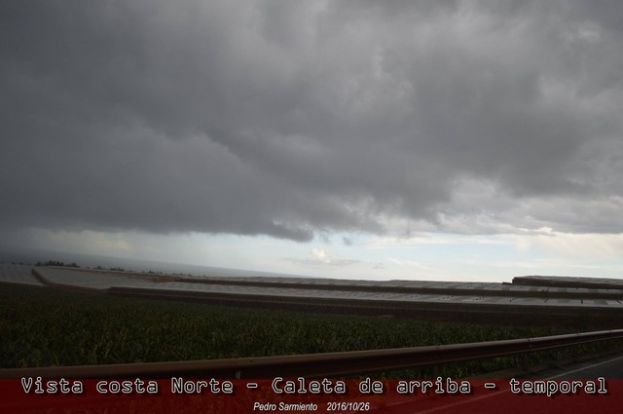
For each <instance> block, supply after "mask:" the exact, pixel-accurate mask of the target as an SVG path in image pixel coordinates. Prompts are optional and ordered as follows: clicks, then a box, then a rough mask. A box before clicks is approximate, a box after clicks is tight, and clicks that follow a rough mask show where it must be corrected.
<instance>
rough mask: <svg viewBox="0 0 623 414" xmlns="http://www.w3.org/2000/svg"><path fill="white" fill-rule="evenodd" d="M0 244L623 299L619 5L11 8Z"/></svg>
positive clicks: (6, 28)
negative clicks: (541, 286)
mask: <svg viewBox="0 0 623 414" xmlns="http://www.w3.org/2000/svg"><path fill="white" fill-rule="evenodd" d="M0 38H1V39H2V41H0V124H1V125H2V133H1V136H0V140H1V144H0V145H1V148H0V149H1V151H0V195H1V198H0V200H1V201H0V232H1V233H0V234H1V235H2V236H1V240H0V243H1V244H4V245H9V246H30V247H38V248H49V249H53V250H59V251H63V250H72V251H80V252H88V253H94V252H97V253H101V254H107V255H113V256H114V255H119V256H124V257H140V258H153V259H161V260H166V261H177V262H186V263H197V264H207V265H218V266H227V267H240V268H249V269H257V270H269V271H280V270H282V271H287V272H298V273H306V274H326V275H331V276H334V277H339V276H343V277H379V278H392V277H413V278H416V277H417V278H446V279H447V278H451V279H462V278H463V279H470V278H472V279H473V278H476V279H478V278H479V277H480V279H483V280H484V279H492V280H493V279H496V278H497V279H499V280H502V279H505V278H507V277H508V276H510V275H515V274H556V273H559V274H561V273H564V274H582V275H587V276H591V275H595V276H617V275H619V276H623V262H622V258H623V236H622V234H623V214H621V211H622V207H623V116H622V115H623V3H622V2H620V1H616V0H612V1H599V2H593V1H588V0H587V1H574V0H569V1H555V0H554V1H547V2H543V1H533V2H531V1H500V0H495V1H494V0H492V1H434V2H431V1H421V2H417V1H386V2H378V1H310V0H307V1H300V2H297V1H256V2H232V1H222V2H219V1H210V2H206V1H200V0H188V1H187V0H183V1H180V0H178V1H175V2H171V1H152V0H150V1H139V0H133V1H97V2H85V1H67V0H63V1H53V0H45V1H19V0H15V1H3V2H2V3H0Z"/></svg>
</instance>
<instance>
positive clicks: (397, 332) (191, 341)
mask: <svg viewBox="0 0 623 414" xmlns="http://www.w3.org/2000/svg"><path fill="white" fill-rule="evenodd" d="M562 331H563V330H561V329H553V328H544V327H541V328H539V327H534V328H530V327H513V326H508V327H503V326H487V325H475V324H462V323H440V322H431V321H415V320H400V319H388V318H374V317H362V316H361V317H359V316H346V315H324V314H323V315H318V314H306V313H302V312H301V313H298V312H291V311H279V310H257V309H236V308H229V307H221V306H210V305H204V304H193V303H180V302H170V301H158V300H147V299H143V300H141V299H134V298H122V297H111V296H107V295H104V294H98V293H83V292H80V293H75V292H66V291H59V290H53V289H48V288H37V287H28V286H16V285H3V284H0V363H1V366H2V367H31V366H48V365H74V364H107V363H120V362H139V361H167V360H188V359H208V358H224V357H242V356H260V355H279V354H292V353H310V352H329V351H347V350H360V349H374V348H391V347H405V346H418V345H437V344H447V343H458V342H476V341H486V340H495V339H510V338H522V337H529V336H542V335H550V334H555V333H561V332H562ZM548 358H549V357H548ZM515 363H517V361H515V360H514V359H512V358H506V359H499V360H497V362H495V361H494V366H490V365H487V366H483V365H482V364H476V365H474V364H471V365H462V367H463V368H457V369H460V371H459V372H458V373H461V374H465V373H467V371H465V369H466V368H464V367H468V368H467V370H468V371H469V372H470V373H471V372H478V371H482V370H483V369H485V368H486V369H493V368H501V367H503V366H507V365H509V364H511V365H512V364H515ZM453 369H454V368H453ZM446 372H447V371H446ZM450 373H456V369H455V371H450Z"/></svg>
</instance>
